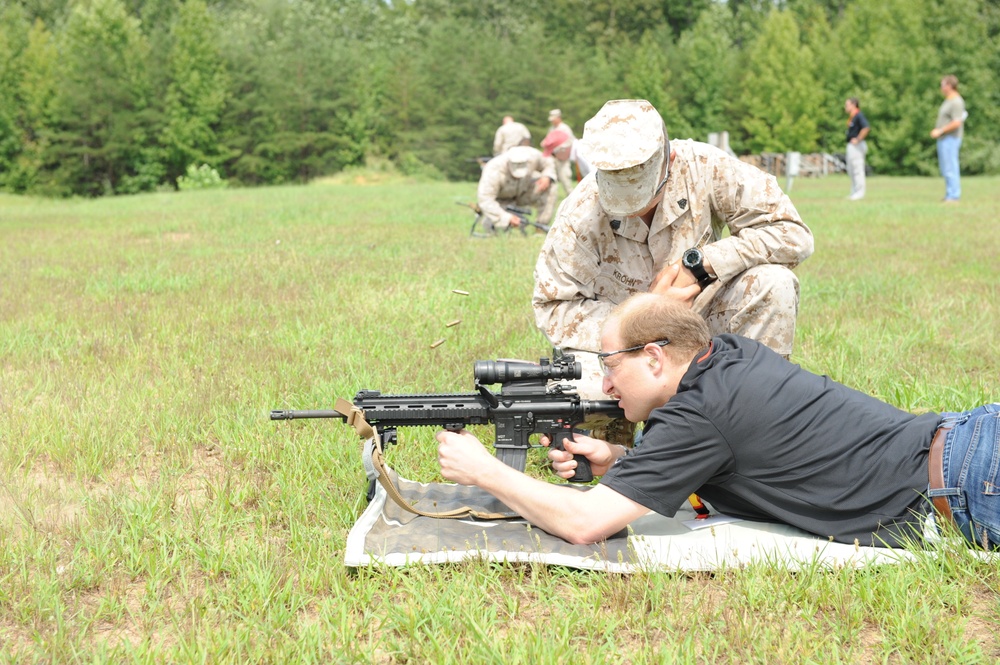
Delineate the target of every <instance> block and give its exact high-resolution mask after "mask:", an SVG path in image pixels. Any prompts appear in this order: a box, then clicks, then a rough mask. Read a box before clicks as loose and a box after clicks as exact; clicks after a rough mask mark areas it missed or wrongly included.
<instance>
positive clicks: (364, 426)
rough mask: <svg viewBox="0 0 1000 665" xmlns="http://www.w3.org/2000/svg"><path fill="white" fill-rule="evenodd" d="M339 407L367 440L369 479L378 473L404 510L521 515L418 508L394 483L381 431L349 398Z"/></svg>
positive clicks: (458, 515) (504, 516)
mask: <svg viewBox="0 0 1000 665" xmlns="http://www.w3.org/2000/svg"><path fill="white" fill-rule="evenodd" d="M336 408H337V411H340V412H341V413H343V414H344V415H346V416H347V424H348V425H350V426H351V427H353V428H354V431H356V432H357V433H358V435H359V436H360V437H361V440H362V442H363V443H362V451H361V454H362V459H363V461H364V465H365V472H366V473H367V474H368V477H369V479H370V478H371V477H372V475H373V474H374V477H375V479H376V480H378V482H379V484H380V485H381V486H382V488H383V489H385V493H386V494H388V495H389V498H391V499H392V500H393V501H394V502H395V503H396V505H398V506H399V507H400V508H402V509H403V510H406V511H407V512H411V513H414V514H416V515H420V516H422V517H433V518H437V519H448V520H458V519H468V518H472V519H477V520H509V519H519V518H520V517H521V516H520V515H518V514H517V513H513V512H507V513H489V512H483V511H479V510H475V509H473V508H470V507H468V506H462V507H461V508H455V509H453V510H447V511H443V512H427V511H424V510H420V509H419V508H416V507H414V506H413V505H412V504H411V503H409V502H408V501H407V500H406V499H404V498H403V496H402V494H400V492H399V489H398V488H397V487H396V484H395V482H393V478H392V475H390V471H389V468H388V467H387V466H386V464H385V456H384V454H383V452H382V438H381V437H380V436H379V433H378V431H377V430H376V429H375V428H374V427H372V426H371V425H369V424H368V421H367V420H365V413H364V411H362V410H361V409H359V408H358V407H356V406H354V404H352V403H351V402H348V401H347V400H345V399H338V400H337V404H336Z"/></svg>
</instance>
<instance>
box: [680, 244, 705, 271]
mask: <svg viewBox="0 0 1000 665" xmlns="http://www.w3.org/2000/svg"><path fill="white" fill-rule="evenodd" d="M683 263H684V267H685V268H690V267H691V266H696V265H698V264H699V263H701V251H699V250H697V249H689V250H688V251H686V252H684V261H683Z"/></svg>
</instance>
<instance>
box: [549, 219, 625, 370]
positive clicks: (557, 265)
mask: <svg viewBox="0 0 1000 665" xmlns="http://www.w3.org/2000/svg"><path fill="white" fill-rule="evenodd" d="M559 217H560V218H562V217H563V216H562V215H560V216H559ZM599 273H600V265H599V263H598V257H597V255H596V254H595V253H594V251H593V249H592V248H591V247H588V246H587V245H585V244H583V243H581V242H580V241H579V238H578V237H577V234H576V230H575V229H574V228H573V227H572V226H571V225H570V224H569V223H567V220H565V219H557V220H556V224H555V225H554V226H553V227H552V230H551V231H549V233H548V236H547V237H546V239H545V244H544V245H542V251H541V253H540V254H539V255H538V262H537V263H536V264H535V292H534V294H533V295H532V299H531V304H532V307H533V309H534V310H535V324H536V325H537V326H538V329H539V330H541V331H542V333H543V334H544V335H545V336H546V337H547V338H548V339H549V341H550V342H551V343H552V344H553V346H561V347H563V348H567V349H579V350H583V351H593V352H597V351H600V346H601V326H602V325H603V323H604V320H605V319H606V318H607V316H608V314H610V313H611V309H612V303H611V302H610V301H607V300H598V299H597V298H596V295H595V292H594V286H593V285H594V281H595V279H596V278H597V276H598V274H599Z"/></svg>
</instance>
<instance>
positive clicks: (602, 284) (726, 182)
mask: <svg viewBox="0 0 1000 665" xmlns="http://www.w3.org/2000/svg"><path fill="white" fill-rule="evenodd" d="M670 148H671V150H672V152H673V153H674V154H676V158H675V159H674V161H673V163H672V164H671V166H670V175H669V178H668V180H667V183H666V185H665V189H664V195H663V200H662V202H661V203H660V205H659V206H658V208H657V210H656V213H655V215H654V217H653V220H652V224H651V225H650V226H649V227H647V226H646V224H645V223H644V222H643V221H642V220H641V219H640V218H638V217H626V218H624V219H612V218H611V217H610V216H609V215H608V214H607V213H606V212H605V211H604V209H603V208H602V207H601V204H600V202H599V200H598V190H597V180H596V178H595V175H596V174H591V175H589V176H588V177H586V178H584V180H583V181H581V182H580V184H579V186H578V187H577V188H576V189H575V190H574V191H573V193H572V195H571V196H570V197H569V198H567V199H566V200H565V201H564V202H563V204H562V205H561V206H560V207H559V214H558V217H557V219H556V221H555V224H554V225H553V227H552V230H551V231H549V234H548V237H547V238H546V240H545V244H544V245H543V246H542V250H541V254H540V255H539V257H538V262H537V264H536V266H535V291H534V296H533V298H532V305H533V307H534V311H535V321H536V323H537V325H538V327H539V329H540V330H541V331H542V332H543V333H544V334H545V336H546V337H548V339H549V340H550V341H551V342H552V344H553V345H554V346H559V347H562V348H563V350H564V351H567V352H571V353H574V354H575V355H576V357H577V360H579V361H581V363H582V364H583V367H584V378H583V380H581V381H580V382H578V384H577V387H578V389H579V391H580V393H581V395H582V396H583V397H584V398H586V399H602V398H604V395H603V393H602V391H601V378H602V374H601V370H600V367H599V365H598V362H597V356H596V353H597V352H598V351H600V335H601V327H602V326H603V324H604V320H605V319H606V318H607V316H608V314H610V312H611V310H612V309H613V308H614V307H615V305H617V304H619V303H621V302H622V301H623V300H625V299H626V298H628V297H629V296H630V295H632V294H635V293H640V292H645V291H648V290H649V287H650V284H651V282H652V280H653V278H654V277H655V276H656V275H657V273H659V272H660V271H661V270H662V269H663V268H665V267H667V266H669V265H671V264H673V263H676V262H678V261H679V260H680V259H681V255H682V254H683V253H684V251H685V250H687V249H689V248H691V247H701V248H702V251H703V252H704V254H705V257H706V258H707V259H708V261H709V262H710V264H711V266H712V269H713V270H714V272H715V273H716V275H717V277H718V280H717V281H715V282H713V283H712V284H710V285H709V286H708V287H707V288H706V289H705V290H704V291H703V292H702V293H701V294H700V295H699V296H698V297H697V298H696V299H695V301H694V305H693V307H694V309H695V310H696V311H698V312H699V313H701V314H702V316H704V318H705V320H706V321H707V322H708V325H709V328H710V329H711V331H712V334H713V335H716V334H719V333H723V332H732V333H737V334H740V335H744V336H746V337H750V338H753V339H756V340H759V341H761V342H762V343H764V344H766V345H767V346H769V347H771V348H772V349H774V350H775V351H777V352H778V353H780V354H782V355H785V356H788V355H790V354H791V352H792V342H793V340H794V336H795V317H796V314H797V312H798V297H799V286H798V280H797V278H796V277H795V275H794V273H792V271H791V270H790V269H791V268H793V267H795V266H796V265H797V264H798V263H800V262H801V261H803V260H805V259H806V258H807V257H808V256H809V255H810V254H812V251H813V238H812V232H811V231H810V230H809V228H808V227H806V225H805V224H804V223H803V222H802V218H801V217H800V216H799V213H798V211H796V209H795V207H794V206H793V205H792V202H791V200H789V198H788V197H787V196H786V195H785V194H784V193H783V192H782V191H781V188H780V187H779V186H778V182H777V180H775V178H774V177H773V176H771V175H769V174H767V173H765V172H763V171H761V170H760V169H758V168H756V167H754V166H751V165H749V164H745V163H743V162H740V161H739V160H737V159H735V158H733V157H730V156H729V155H727V154H726V153H724V152H723V151H721V150H719V149H717V148H714V147H712V146H710V145H708V144H705V143H700V142H697V141H671V142H670ZM727 227H728V230H729V234H730V235H729V236H728V237H725V238H723V237H722V232H723V230H724V229H725V228H727Z"/></svg>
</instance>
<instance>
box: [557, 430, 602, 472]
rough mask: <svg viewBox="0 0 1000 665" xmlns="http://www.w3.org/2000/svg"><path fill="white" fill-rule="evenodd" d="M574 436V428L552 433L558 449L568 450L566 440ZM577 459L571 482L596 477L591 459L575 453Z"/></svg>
mask: <svg viewBox="0 0 1000 665" xmlns="http://www.w3.org/2000/svg"><path fill="white" fill-rule="evenodd" d="M571 436H573V430H572V429H563V430H559V431H558V432H556V433H555V434H553V435H552V446H553V447H554V448H555V449H556V450H566V445H565V443H564V442H565V441H566V439H568V438H569V437H571ZM573 459H575V460H576V473H575V474H573V477H572V478H570V479H569V482H571V483H589V482H590V481H591V480H593V479H594V473H593V472H592V471H591V470H590V460H589V459H587V458H586V457H584V456H583V455H573Z"/></svg>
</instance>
